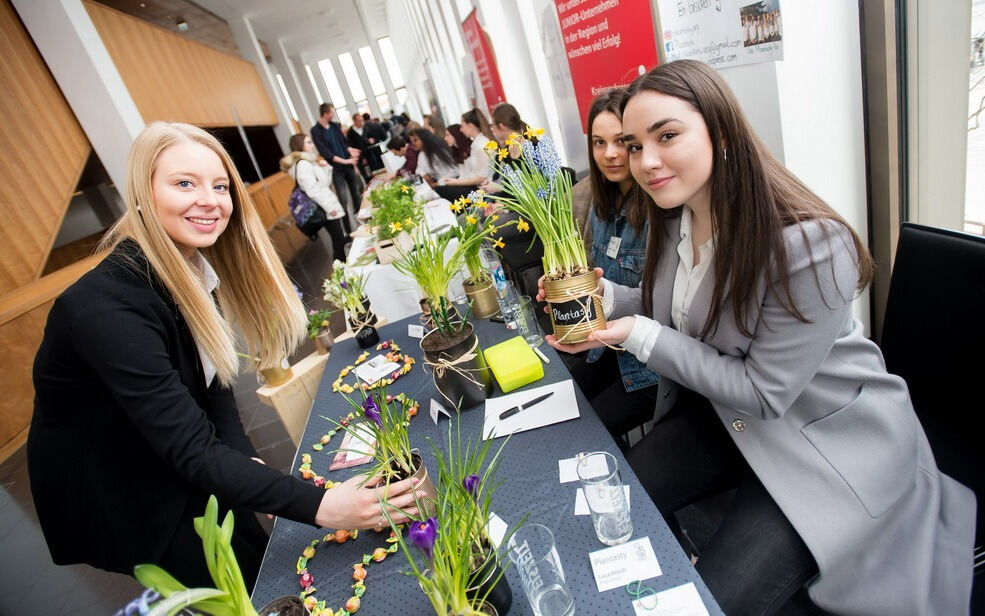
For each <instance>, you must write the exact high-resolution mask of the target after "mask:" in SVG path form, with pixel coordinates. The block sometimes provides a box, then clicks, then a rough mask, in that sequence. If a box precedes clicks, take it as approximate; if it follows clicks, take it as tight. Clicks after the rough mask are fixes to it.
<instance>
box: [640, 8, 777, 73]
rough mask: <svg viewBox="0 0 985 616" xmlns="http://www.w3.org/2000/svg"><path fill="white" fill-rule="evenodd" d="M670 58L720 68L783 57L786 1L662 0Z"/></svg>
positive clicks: (664, 29) (661, 19) (665, 35)
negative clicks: (782, 9) (784, 5)
mask: <svg viewBox="0 0 985 616" xmlns="http://www.w3.org/2000/svg"><path fill="white" fill-rule="evenodd" d="M657 4H658V6H659V7H660V24H661V26H662V27H663V45H664V51H665V52H666V57H667V61H668V62H671V61H673V60H683V59H685V58H688V59H692V60H701V61H702V62H706V63H708V64H710V65H711V66H713V67H715V68H728V67H730V66H739V65H740V64H754V63H756V62H770V61H773V60H782V59H783V17H782V16H781V14H780V0H759V1H758V2H753V1H751V0H658V2H657Z"/></svg>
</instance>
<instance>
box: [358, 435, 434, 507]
mask: <svg viewBox="0 0 985 616" xmlns="http://www.w3.org/2000/svg"><path fill="white" fill-rule="evenodd" d="M410 459H411V464H412V466H413V467H414V473H413V474H412V475H409V476H404V475H405V473H404V471H403V470H402V469H396V470H394V469H393V468H392V467H391V469H390V470H391V471H393V473H394V477H393V479H391V480H390V481H403V480H404V479H408V477H414V478H416V479H417V485H415V486H414V487H413V488H411V489H412V490H413V491H414V497H415V499H416V500H415V502H416V503H417V505H418V506H419V507H420V512H421V514H422V515H424V517H430V516H431V515H433V514H434V509H435V504H436V503H437V502H438V490H437V489H436V488H435V487H434V482H432V481H431V476H430V475H429V474H428V467H427V466H425V465H424V458H422V457H421V454H420V453H419V452H418V450H417V449H413V450H411V454H410ZM367 487H370V488H372V487H375V486H367Z"/></svg>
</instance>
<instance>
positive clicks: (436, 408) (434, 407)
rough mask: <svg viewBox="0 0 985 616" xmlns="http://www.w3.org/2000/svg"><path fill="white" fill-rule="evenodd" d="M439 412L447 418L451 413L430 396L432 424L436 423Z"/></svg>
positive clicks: (449, 417)
mask: <svg viewBox="0 0 985 616" xmlns="http://www.w3.org/2000/svg"><path fill="white" fill-rule="evenodd" d="M439 413H440V414H441V415H444V416H445V417H447V418H448V419H451V413H449V412H448V411H447V410H446V409H445V407H443V406H441V403H440V402H438V401H437V400H435V399H434V398H431V421H433V422H434V425H438V417H439Z"/></svg>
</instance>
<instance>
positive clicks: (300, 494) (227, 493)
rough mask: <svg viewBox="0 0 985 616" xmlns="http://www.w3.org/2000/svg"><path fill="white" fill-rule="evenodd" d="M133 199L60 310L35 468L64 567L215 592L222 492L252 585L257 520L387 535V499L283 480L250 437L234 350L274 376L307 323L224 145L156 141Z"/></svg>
mask: <svg viewBox="0 0 985 616" xmlns="http://www.w3.org/2000/svg"><path fill="white" fill-rule="evenodd" d="M126 202H127V212H126V213H125V214H124V216H123V217H122V218H121V220H120V221H119V222H118V223H117V224H116V225H115V226H114V227H113V228H112V229H111V230H110V232H109V233H108V235H107V239H106V240H105V243H104V245H105V246H107V247H109V248H110V249H111V252H110V253H109V256H107V257H106V258H105V259H104V260H103V261H102V262H101V263H100V264H99V265H98V266H97V267H96V268H95V269H93V270H92V271H91V272H89V273H88V274H86V275H85V276H83V277H82V278H81V279H80V280H79V281H78V282H77V283H75V284H74V285H73V286H71V287H70V288H69V289H67V290H66V291H65V292H64V293H63V294H62V295H61V296H60V297H59V298H58V299H57V300H56V301H55V303H54V305H53V307H52V309H51V312H50V314H49V317H48V323H47V325H46V327H45V335H44V340H43V341H42V343H41V347H40V349H39V350H38V355H37V358H36V360H35V364H34V385H35V390H36V392H37V393H36V398H35V412H34V417H33V420H32V423H31V429H30V434H29V437H28V471H29V474H30V478H31V489H32V492H33V494H34V500H35V505H36V508H37V512H38V517H39V519H40V521H41V527H42V530H43V531H44V534H45V538H46V540H47V542H48V547H49V548H50V550H51V555H52V559H53V560H54V562H55V563H57V564H69V563H79V562H85V563H89V564H91V565H94V566H97V567H100V568H103V569H107V570H110V571H117V572H121V573H132V571H133V567H134V565H137V564H140V563H157V564H160V565H162V566H164V567H165V569H167V570H168V571H170V573H172V574H173V575H174V576H175V577H177V578H178V580H180V581H182V582H183V583H185V584H186V585H189V586H201V585H208V586H211V585H212V581H211V579H210V577H209V576H208V572H207V570H206V567H205V562H204V557H203V554H202V549H201V542H200V540H199V539H198V537H197V536H196V535H195V532H194V530H193V528H192V522H191V521H192V519H193V518H194V517H195V516H198V515H201V513H202V511H204V506H205V501H206V499H207V498H208V495H209V494H215V495H217V496H218V498H219V503H220V506H221V507H223V508H232V509H235V510H236V511H237V514H238V515H236V536H235V537H234V540H233V545H234V549H235V550H236V553H237V557H238V559H239V562H240V565H241V566H242V567H243V569H244V575H245V576H247V578H248V579H250V580H252V579H255V576H256V574H257V572H258V570H259V564H260V559H261V558H262V555H263V551H264V549H265V546H266V535H265V533H264V532H263V530H262V528H261V527H260V526H259V524H257V522H256V519H255V517H254V516H253V514H252V512H263V513H269V514H275V515H280V516H284V517H287V518H290V519H293V520H297V521H301V522H306V523H309V524H315V525H319V526H325V527H328V528H333V529H334V528H373V527H378V526H381V525H382V523H383V522H384V520H383V517H382V516H383V510H382V506H381V504H380V499H381V498H383V497H384V494H383V489H382V488H378V489H376V490H366V489H363V488H360V487H359V485H358V481H359V480H358V478H357V479H353V480H350V481H347V482H345V483H344V484H342V485H340V486H338V487H336V488H333V489H331V490H327V491H326V490H323V489H320V488H316V487H314V486H313V485H311V484H309V483H304V482H302V481H301V480H299V479H296V478H293V477H290V476H285V475H282V474H281V473H280V472H278V471H276V470H274V469H271V468H268V467H267V466H265V465H264V464H263V463H262V461H261V460H260V459H259V458H258V457H257V452H256V450H255V449H254V448H253V446H252V444H251V443H250V441H249V439H248V438H247V437H246V435H245V433H244V431H243V426H242V424H241V423H240V420H239V414H238V411H237V409H236V404H235V402H234V400H233V394H232V391H231V389H230V387H231V385H232V383H233V382H234V379H235V376H236V373H237V371H238V370H239V362H238V357H237V352H236V349H237V347H240V348H243V349H244V350H246V351H248V352H249V353H250V355H251V356H257V357H260V358H261V367H265V365H270V364H271V363H273V362H274V361H279V359H280V358H281V357H284V356H286V354H288V353H289V352H290V351H292V350H293V349H294V348H295V347H296V345H297V344H298V342H299V341H300V340H301V338H302V337H303V335H304V331H305V323H306V321H305V316H304V310H303V307H302V305H301V303H300V301H299V299H298V297H297V295H296V294H295V292H294V289H293V287H292V285H291V283H290V281H289V280H288V278H287V274H286V273H285V272H284V269H283V267H282V266H281V264H280V262H279V260H278V259H277V256H276V254H275V253H274V250H273V247H272V246H271V244H270V241H269V239H268V238H267V235H266V232H265V231H264V229H263V226H262V224H261V222H260V220H259V217H258V215H257V213H256V211H255V210H254V208H253V205H252V203H251V201H250V199H249V196H248V195H247V193H246V190H245V188H244V186H243V183H242V181H241V180H240V178H239V176H238V175H237V173H236V169H235V167H234V166H233V164H232V161H231V160H230V158H229V156H228V154H227V153H226V152H225V150H224V149H223V148H222V146H221V145H220V144H219V143H218V142H217V141H216V140H215V138H214V137H212V136H211V135H209V134H208V133H206V132H205V131H202V130H201V129H198V128H196V127H194V126H190V125H186V124H165V123H155V124H152V125H150V126H148V127H147V128H146V129H145V130H144V132H143V133H141V135H140V136H138V137H137V139H136V141H135V142H134V144H133V147H132V149H131V152H130V160H129V162H128V169H127V189H126ZM233 323H235V324H236V329H237V330H238V331H239V332H240V334H241V339H240V342H238V343H237V341H236V340H234V337H233ZM410 486H411V484H410V483H409V482H400V483H398V484H395V485H393V486H391V487H390V490H389V494H388V495H387V496H388V497H389V499H390V500H389V503H390V505H391V506H395V507H405V506H411V505H412V503H413V496H412V494H410V493H409V492H407V490H408V489H409V488H410ZM397 517H398V519H400V518H401V517H402V516H401V515H400V514H397ZM250 583H251V584H252V581H251V582H250Z"/></svg>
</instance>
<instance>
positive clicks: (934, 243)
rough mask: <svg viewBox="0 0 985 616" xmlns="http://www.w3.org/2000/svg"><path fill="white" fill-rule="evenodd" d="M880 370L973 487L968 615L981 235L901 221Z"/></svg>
mask: <svg viewBox="0 0 985 616" xmlns="http://www.w3.org/2000/svg"><path fill="white" fill-rule="evenodd" d="M880 346H881V347H882V353H883V355H884V356H885V358H886V368H887V369H888V370H889V372H892V373H893V374H897V375H899V376H901V377H903V379H904V380H906V384H907V386H908V387H909V389H910V398H911V399H912V400H913V407H914V409H916V412H917V416H918V417H919V418H920V423H921V424H922V425H923V428H924V431H925V432H926V433H927V438H928V439H929V441H930V445H931V447H932V448H933V450H934V456H935V457H936V458H937V465H938V466H939V467H940V469H941V471H943V472H944V473H946V474H947V475H950V476H951V477H953V478H955V479H956V480H958V481H960V482H961V483H963V484H964V485H966V486H968V487H969V488H971V489H972V490H974V492H975V495H976V496H977V498H978V519H977V527H976V533H975V546H976V547H975V589H974V591H973V595H972V610H971V612H972V613H973V614H974V613H985V591H983V590H982V588H980V586H981V585H982V582H981V578H982V577H983V575H982V574H983V571H985V567H983V562H985V556H983V550H982V545H983V543H985V537H983V534H985V533H983V529H985V525H983V523H982V522H983V519H985V515H983V514H985V502H983V498H985V472H983V470H982V469H985V447H983V446H982V444H981V443H980V442H978V443H977V444H976V441H977V440H978V439H977V438H976V437H977V436H978V434H977V433H978V431H977V429H976V428H975V426H976V425H979V424H978V422H979V421H981V411H982V410H985V402H983V400H985V395H983V392H982V387H981V386H982V377H983V372H982V365H983V362H982V352H983V350H985V237H979V236H975V235H969V234H967V233H959V232H956V231H948V230H945V229H935V228H932V227H925V226H922V225H916V224H911V223H904V224H903V225H902V227H901V229H900V235H899V245H898V246H897V248H896V262H895V264H894V265H893V277H892V280H891V282H890V285H889V299H888V302H887V304H886V318H885V320H884V323H883V327H882V340H881V342H880Z"/></svg>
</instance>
